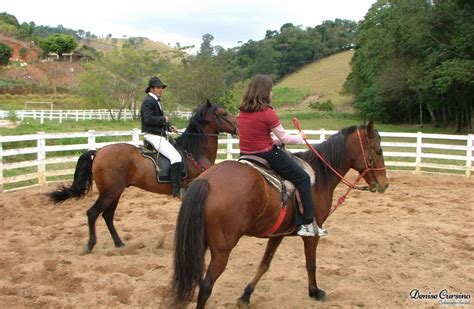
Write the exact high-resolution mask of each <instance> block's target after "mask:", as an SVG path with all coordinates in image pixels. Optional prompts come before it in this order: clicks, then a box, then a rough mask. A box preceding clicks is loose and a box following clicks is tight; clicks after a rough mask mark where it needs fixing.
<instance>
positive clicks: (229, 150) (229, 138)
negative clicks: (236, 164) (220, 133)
mask: <svg viewBox="0 0 474 309" xmlns="http://www.w3.org/2000/svg"><path fill="white" fill-rule="evenodd" d="M227 160H232V135H230V134H227Z"/></svg>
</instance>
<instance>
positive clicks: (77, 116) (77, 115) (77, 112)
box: [76, 109, 79, 121]
mask: <svg viewBox="0 0 474 309" xmlns="http://www.w3.org/2000/svg"><path fill="white" fill-rule="evenodd" d="M76 121H79V110H77V109H76Z"/></svg>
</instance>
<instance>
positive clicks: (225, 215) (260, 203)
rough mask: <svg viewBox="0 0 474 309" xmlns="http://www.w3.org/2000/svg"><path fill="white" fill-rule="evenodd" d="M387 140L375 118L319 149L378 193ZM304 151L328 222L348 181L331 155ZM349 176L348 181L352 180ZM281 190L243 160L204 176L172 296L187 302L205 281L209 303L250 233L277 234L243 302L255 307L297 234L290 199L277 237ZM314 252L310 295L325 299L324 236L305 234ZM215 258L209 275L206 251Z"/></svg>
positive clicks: (190, 207)
mask: <svg viewBox="0 0 474 309" xmlns="http://www.w3.org/2000/svg"><path fill="white" fill-rule="evenodd" d="M380 143H381V140H380V136H379V134H378V132H377V131H376V130H375V129H374V126H373V123H372V122H369V123H368V124H367V125H366V126H364V125H363V126H359V127H356V126H352V127H349V128H345V129H342V130H341V131H340V132H338V133H337V134H335V135H333V136H332V137H330V138H329V139H328V140H327V141H325V142H323V143H321V144H319V145H317V146H316V149H318V150H319V153H320V154H321V157H322V158H323V159H324V161H326V162H328V164H330V165H331V166H332V167H333V168H334V169H335V171H337V172H338V173H340V174H341V176H344V175H345V174H346V173H347V172H348V171H349V170H350V169H351V168H352V169H354V170H356V171H358V172H359V173H360V176H362V177H363V178H364V180H365V181H366V182H367V184H368V185H369V189H370V190H371V191H372V192H375V191H376V190H377V191H378V192H380V193H383V192H384V191H385V189H386V188H387V187H388V178H387V175H386V172H385V163H384V158H383V153H382V148H381V145H380ZM296 156H298V157H300V158H302V159H303V160H304V161H306V162H308V163H309V164H310V165H311V168H312V169H313V171H314V173H315V176H316V184H315V185H314V186H313V188H312V193H313V207H314V210H315V213H316V218H317V219H318V222H317V223H318V225H319V226H322V224H323V222H324V221H325V220H326V219H327V217H328V216H329V214H330V212H331V208H332V200H333V193H334V189H335V188H336V186H337V185H338V183H339V182H340V181H341V178H340V177H339V176H338V175H336V173H335V172H333V171H332V170H331V169H330V168H328V166H327V165H326V164H325V163H323V159H321V158H320V157H318V156H316V155H315V154H314V153H313V152H311V151H310V150H308V151H306V152H300V153H297V154H296ZM344 180H345V178H344ZM281 208H282V207H281V193H280V192H278V191H277V190H276V189H275V188H274V187H273V186H271V185H270V184H269V183H268V182H267V181H266V180H265V179H264V178H263V177H262V176H261V174H260V173H258V172H257V171H256V170H255V169H254V168H252V167H250V166H248V165H247V164H242V163H240V162H237V161H223V162H221V163H219V164H216V165H214V166H212V167H211V168H210V169H208V170H207V171H205V172H204V173H202V174H201V175H200V176H199V177H198V178H196V179H195V180H194V181H193V182H192V183H191V185H190V186H189V188H188V191H187V192H186V196H185V197H184V199H183V202H182V205H181V209H180V211H179V215H178V219H177V223H176V232H175V248H174V249H175V251H174V274H173V278H172V282H171V301H173V304H174V305H175V306H183V305H185V304H186V303H188V302H189V301H190V300H191V298H192V297H193V294H194V290H195V289H196V287H197V286H199V294H198V299H197V308H204V307H205V304H206V301H207V300H208V298H209V297H210V295H211V292H212V289H213V286H214V284H215V282H216V280H217V279H218V278H219V276H220V275H221V274H222V273H223V272H224V270H225V267H226V265H227V262H228V259H229V255H230V252H231V250H232V249H233V248H234V247H235V245H236V244H237V242H238V241H239V239H240V238H241V237H242V236H243V235H247V236H253V237H264V238H267V237H268V238H269V239H268V243H267V246H266V250H265V253H264V256H263V258H262V260H261V262H260V265H259V267H258V271H257V273H256V275H255V277H254V278H253V280H252V281H251V282H250V283H249V284H248V285H247V286H246V288H245V289H244V292H243V295H242V296H241V297H240V298H239V300H238V302H239V305H241V306H248V304H249V302H250V296H251V295H252V293H253V291H254V289H255V286H256V285H257V282H258V281H259V279H260V278H261V277H262V275H263V274H264V273H265V272H266V271H267V270H268V268H269V266H270V262H271V260H272V258H273V256H274V253H275V251H276V250H277V248H278V246H279V245H280V243H281V241H282V240H283V237H285V236H296V232H295V224H294V211H295V207H294V205H293V203H292V202H291V203H289V204H288V207H287V212H286V216H285V217H284V219H283V221H282V223H281V225H280V227H279V228H278V229H277V230H276V231H275V232H274V233H272V234H270V235H269V233H268V231H270V230H273V227H274V226H275V225H274V224H275V222H277V219H278V218H279V215H280V210H281ZM302 238H303V243H304V252H305V257H306V271H307V275H308V283H309V286H308V289H309V296H310V297H313V298H315V299H317V300H321V299H324V298H325V295H326V293H325V292H324V291H323V290H322V289H320V288H319V287H318V285H317V282H316V248H317V245H318V241H319V237H302ZM208 248H209V250H210V252H211V259H210V262H209V265H208V268H207V272H206V275H205V277H204V278H203V274H204V263H205V252H206V250H207V249H208Z"/></svg>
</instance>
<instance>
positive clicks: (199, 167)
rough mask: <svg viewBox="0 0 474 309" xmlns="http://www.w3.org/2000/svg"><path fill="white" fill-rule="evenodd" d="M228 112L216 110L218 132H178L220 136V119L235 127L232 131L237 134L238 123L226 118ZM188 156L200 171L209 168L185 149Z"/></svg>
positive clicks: (180, 133)
mask: <svg viewBox="0 0 474 309" xmlns="http://www.w3.org/2000/svg"><path fill="white" fill-rule="evenodd" d="M227 115H228V114H227V112H226V113H225V114H223V115H221V114H217V113H216V112H215V111H214V113H213V116H214V120H215V122H216V133H189V132H177V134H178V135H200V136H216V137H217V136H219V133H220V132H221V126H220V125H219V119H220V120H222V121H224V122H226V123H228V124H229V125H230V126H231V127H233V128H234V132H232V135H237V124H236V123H232V121H230V120H228V119H226V118H225V117H226V116H227ZM183 150H184V152H185V154H186V157H187V158H188V160H189V161H190V162H191V164H192V165H193V166H194V167H195V168H196V169H197V170H199V171H201V172H204V171H205V170H207V169H208V167H206V166H205V165H203V164H202V163H200V162H199V161H198V160H196V159H195V158H194V156H193V155H192V154H191V153H190V152H187V151H186V150H185V149H183Z"/></svg>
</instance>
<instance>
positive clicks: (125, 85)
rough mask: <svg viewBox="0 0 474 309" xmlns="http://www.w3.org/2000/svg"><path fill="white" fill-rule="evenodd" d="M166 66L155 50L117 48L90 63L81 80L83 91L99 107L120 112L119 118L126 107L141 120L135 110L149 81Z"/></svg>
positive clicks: (81, 90) (127, 47)
mask: <svg viewBox="0 0 474 309" xmlns="http://www.w3.org/2000/svg"><path fill="white" fill-rule="evenodd" d="M164 65H165V63H164V62H162V61H159V60H158V58H157V56H156V53H155V52H154V51H143V50H137V49H135V48H134V47H132V46H126V47H123V48H121V49H119V48H117V49H114V50H113V51H111V52H110V53H106V54H104V55H103V56H102V57H101V58H99V59H98V60H97V61H94V62H91V63H88V64H86V68H87V71H86V72H85V73H83V74H82V75H81V77H80V82H79V89H80V92H81V93H82V94H83V95H84V96H86V97H87V98H89V99H90V100H91V102H93V104H94V105H95V107H105V108H107V109H108V110H109V111H111V110H112V109H119V110H120V112H119V119H120V117H121V111H122V110H123V109H125V108H128V109H130V110H131V111H132V113H133V115H134V117H137V116H138V115H137V114H136V113H135V111H136V110H137V108H138V102H139V101H140V100H141V99H142V98H143V95H144V92H143V91H144V89H145V88H146V87H145V85H146V83H147V81H148V79H149V78H150V77H151V76H152V75H155V74H156V72H158V71H160V69H161V68H163V67H164ZM111 116H112V117H113V115H112V113H111Z"/></svg>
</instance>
